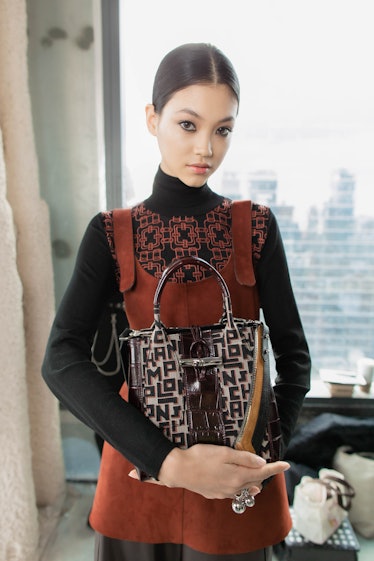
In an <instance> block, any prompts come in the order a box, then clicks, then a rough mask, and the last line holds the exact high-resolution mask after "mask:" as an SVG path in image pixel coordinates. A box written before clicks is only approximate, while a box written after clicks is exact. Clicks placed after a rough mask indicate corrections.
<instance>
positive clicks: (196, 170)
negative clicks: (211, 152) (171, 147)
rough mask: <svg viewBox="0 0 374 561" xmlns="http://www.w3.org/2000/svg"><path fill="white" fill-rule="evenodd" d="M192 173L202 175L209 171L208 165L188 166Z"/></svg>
mask: <svg viewBox="0 0 374 561" xmlns="http://www.w3.org/2000/svg"><path fill="white" fill-rule="evenodd" d="M188 167H189V168H190V169H191V170H192V171H193V172H194V173H197V174H199V175H204V174H205V173H207V172H208V171H209V170H210V166H209V165H208V164H190V165H189V166H188Z"/></svg>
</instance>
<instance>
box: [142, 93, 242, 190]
mask: <svg viewBox="0 0 374 561" xmlns="http://www.w3.org/2000/svg"><path fill="white" fill-rule="evenodd" d="M237 111H238V102H237V99H236V97H235V95H234V94H233V92H232V90H231V89H230V88H229V87H228V86H226V85H224V84H218V85H214V84H198V85H193V86H188V87H187V88H184V89H183V90H179V91H177V92H175V94H174V95H173V96H172V97H171V98H170V100H169V101H168V102H167V104H166V105H165V106H164V108H163V110H162V111H161V113H160V114H158V113H155V110H154V106H153V105H147V107H146V116H147V126H148V129H149V131H150V132H151V134H153V135H154V136H156V137H157V141H158V145H159V149H160V152H161V169H162V171H164V172H165V173H167V174H168V175H171V176H172V177H178V178H179V179H180V180H181V181H183V183H185V184H186V185H188V186H189V187H201V186H202V185H204V183H206V181H207V180H208V178H209V177H210V176H211V175H212V174H213V173H214V172H215V171H216V169H217V168H218V167H219V165H220V164H221V162H222V160H223V158H224V157H225V154H226V152H227V150H228V148H229V145H230V140H231V133H232V130H233V128H234V124H235V117H236V114H237Z"/></svg>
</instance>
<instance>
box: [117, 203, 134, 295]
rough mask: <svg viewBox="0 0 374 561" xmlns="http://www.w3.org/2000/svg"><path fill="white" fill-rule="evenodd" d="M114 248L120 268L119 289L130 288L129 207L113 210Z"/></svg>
mask: <svg viewBox="0 0 374 561" xmlns="http://www.w3.org/2000/svg"><path fill="white" fill-rule="evenodd" d="M113 232H114V249H115V252H116V257H117V261H118V266H119V269H120V275H121V280H120V290H121V292H126V291H127V290H130V288H132V286H133V285H134V282H135V254H134V241H133V230H132V219H131V209H130V208H119V209H115V210H113Z"/></svg>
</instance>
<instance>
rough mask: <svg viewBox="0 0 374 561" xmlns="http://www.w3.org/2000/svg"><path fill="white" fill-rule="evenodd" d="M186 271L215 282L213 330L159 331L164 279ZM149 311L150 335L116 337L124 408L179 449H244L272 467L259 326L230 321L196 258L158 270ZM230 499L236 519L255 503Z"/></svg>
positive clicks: (264, 333) (274, 435) (226, 302)
mask: <svg viewBox="0 0 374 561" xmlns="http://www.w3.org/2000/svg"><path fill="white" fill-rule="evenodd" d="M190 264H199V265H200V266H201V267H203V268H205V269H208V270H210V271H211V273H212V274H213V275H214V277H215V278H216V280H217V282H218V283H219V285H220V288H221V291H222V302H223V313H222V317H221V319H220V321H219V322H218V323H214V324H212V325H204V326H187V327H166V326H165V325H163V323H162V321H161V319H160V301H161V295H162V293H163V290H164V288H165V285H166V283H167V281H168V279H169V278H170V277H171V276H172V275H173V274H174V273H175V272H176V271H177V270H178V269H180V268H182V267H184V266H185V265H190ZM153 308H154V321H153V323H152V325H151V326H150V327H149V328H146V329H141V330H131V329H130V330H125V332H124V333H123V334H122V335H121V336H120V339H121V341H122V344H124V343H126V347H125V352H126V353H127V354H128V364H129V367H128V377H127V383H128V388H129V402H130V403H132V404H134V405H135V406H136V407H138V408H139V409H140V410H141V411H142V412H143V414H144V415H146V416H147V417H148V418H149V419H150V420H151V421H152V422H153V423H154V424H156V425H157V426H158V427H159V428H160V429H161V430H162V431H163V432H164V434H165V435H166V436H167V438H169V439H170V440H172V441H173V442H175V443H176V444H177V445H178V446H179V447H181V448H187V447H190V446H192V445H194V444H197V443H207V444H217V445H225V446H231V447H234V448H236V449H238V450H248V451H250V452H253V453H256V454H259V455H261V456H262V457H263V458H265V459H266V460H267V461H268V462H271V461H276V460H278V459H279V457H280V447H281V431H280V420H279V415H278V410H277V405H276V401H275V396H274V392H273V388H272V384H271V379H270V368H269V356H268V353H269V351H268V340H269V333H268V329H267V327H266V325H265V324H264V323H263V322H260V321H256V320H250V319H238V318H234V317H233V313H232V307H231V298H230V293H229V290H228V287H227V285H226V282H225V280H224V279H223V277H222V275H221V274H220V273H219V272H218V271H217V270H216V269H215V268H214V267H213V266H212V265H210V264H209V263H208V262H207V261H205V260H203V259H201V258H198V257H183V258H181V259H177V260H175V261H174V262H172V263H171V264H170V265H169V266H168V267H166V268H165V270H164V272H163V274H162V276H161V278H160V280H159V283H158V285H157V288H156V291H155V294H154V299H153ZM142 475H143V474H142ZM143 478H144V476H143ZM235 500H236V503H235V504H236V507H237V508H236V510H235V508H234V504H233V508H234V510H235V511H238V512H239V511H242V512H244V510H245V506H251V503H252V502H254V501H253V499H252V498H251V497H249V496H248V491H247V490H243V492H242V493H241V494H240V495H239V496H237V497H236V499H235ZM234 502H235V501H234Z"/></svg>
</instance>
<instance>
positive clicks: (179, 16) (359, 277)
mask: <svg viewBox="0 0 374 561" xmlns="http://www.w3.org/2000/svg"><path fill="white" fill-rule="evenodd" d="M370 13H371V2H370V0H367V1H365V0H363V1H359V2H353V1H352V2H341V0H329V2H326V1H325V0H324V1H323V0H315V1H314V2H309V3H305V2H299V0H283V1H282V2H277V1H276V0H269V1H267V2H260V1H254V2H248V3H247V2H243V3H242V2H233V3H231V4H230V3H229V4H228V3H227V2H226V1H223V0H205V2H201V1H199V0H190V1H189V2H188V3H186V4H185V5H183V6H182V5H181V3H180V2H175V1H174V0H163V1H162V2H161V3H159V4H157V5H155V4H154V3H152V2H147V1H146V0H137V1H136V2H127V3H126V2H125V3H124V4H123V6H122V13H121V30H122V32H121V35H122V41H123V44H122V46H121V52H122V55H123V56H122V69H123V72H122V76H123V81H122V87H123V104H124V114H125V119H124V128H123V131H124V133H123V139H124V142H123V146H124V157H123V160H124V162H125V171H124V186H125V193H124V198H125V201H126V202H127V204H132V203H134V202H135V201H138V200H141V199H143V198H144V197H145V196H147V195H148V194H149V193H150V190H151V186H152V181H153V176H154V173H155V170H156V167H157V165H158V150H157V146H156V143H155V141H154V138H153V137H151V136H150V135H148V133H147V131H146V126H145V119H144V106H145V104H146V103H149V102H150V101H151V90H152V82H153V77H154V74H155V72H156V69H157V65H158V63H159V61H160V59H161V58H162V56H163V55H164V54H166V52H168V51H169V50H170V49H172V48H174V47H175V46H177V45H178V44H181V43H185V42H195V41H204V42H211V43H214V44H215V45H217V46H218V47H219V48H221V49H222V50H223V51H224V52H225V53H226V54H227V55H228V56H229V58H230V59H231V60H232V62H233V63H234V66H235V67H236V69H237V72H238V75H239V78H240V81H241V88H242V93H241V108H240V112H239V119H238V123H237V126H236V128H235V132H234V136H233V142H232V147H231V149H230V152H229V155H228V156H227V158H226V160H225V162H224V164H223V165H222V168H221V170H220V171H219V172H217V173H216V174H215V176H213V177H212V179H211V180H210V185H211V186H212V187H213V188H214V189H215V190H217V191H219V192H221V193H223V194H225V195H227V196H229V197H232V198H243V197H246V198H252V199H253V200H256V201H257V202H263V203H265V204H269V205H270V206H271V208H272V210H273V211H274V213H275V215H276V216H277V219H278V222H279V225H280V228H281V231H282V235H283V240H284V244H285V248H286V252H287V256H288V261H289V266H290V271H291V277H292V282H293V286H294V290H295V295H296V299H297V302H298V305H299V310H300V314H301V317H302V321H303V324H304V327H305V331H306V334H307V338H308V342H309V345H310V349H311V354H312V360H313V365H314V371H315V373H317V374H318V370H319V369H320V368H322V367H325V368H326V367H334V368H344V369H346V368H348V369H354V368H355V367H356V362H357V360H358V358H359V357H361V356H370V357H374V196H373V192H374V158H373V146H374V102H373V100H374V78H373V73H372V72H371V71H370V68H371V66H372V61H371V58H372V53H373V52H374V35H373V33H372V29H371V17H370Z"/></svg>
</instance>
